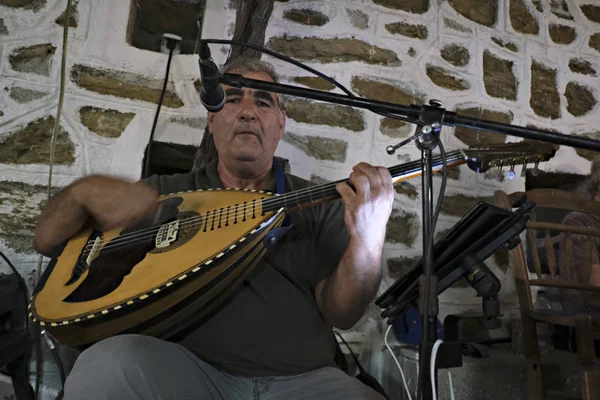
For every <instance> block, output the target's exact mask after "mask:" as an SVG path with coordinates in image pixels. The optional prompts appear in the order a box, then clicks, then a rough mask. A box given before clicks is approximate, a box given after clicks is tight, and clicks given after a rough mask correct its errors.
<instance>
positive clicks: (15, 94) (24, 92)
mask: <svg viewBox="0 0 600 400" xmlns="http://www.w3.org/2000/svg"><path fill="white" fill-rule="evenodd" d="M48 94H49V93H47V92H38V91H37V90H31V89H25V88H22V87H20V86H13V87H11V88H10V93H9V96H10V98H11V99H13V100H14V101H16V102H17V103H19V104H25V103H29V102H32V101H35V100H39V99H41V98H42V97H45V96H47V95H48Z"/></svg>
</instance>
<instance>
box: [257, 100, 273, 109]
mask: <svg viewBox="0 0 600 400" xmlns="http://www.w3.org/2000/svg"><path fill="white" fill-rule="evenodd" d="M256 104H258V105H259V106H261V107H271V105H270V104H269V103H267V102H266V101H261V100H257V101H256Z"/></svg>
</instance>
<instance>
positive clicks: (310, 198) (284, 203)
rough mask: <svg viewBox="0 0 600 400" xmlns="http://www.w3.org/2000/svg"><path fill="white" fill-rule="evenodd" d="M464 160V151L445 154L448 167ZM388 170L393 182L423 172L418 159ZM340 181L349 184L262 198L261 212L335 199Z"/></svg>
mask: <svg viewBox="0 0 600 400" xmlns="http://www.w3.org/2000/svg"><path fill="white" fill-rule="evenodd" d="M466 162H467V160H466V159H465V155H464V153H462V152H460V151H453V152H450V153H448V154H447V155H446V163H447V166H448V167H452V166H456V165H460V164H464V163H466ZM441 169H442V158H441V156H435V157H434V158H433V170H434V171H439V170H441ZM388 171H390V174H391V175H392V179H393V181H394V183H397V182H399V181H403V180H407V179H411V178H414V177H417V176H419V175H421V174H422V172H423V171H422V165H421V161H420V160H417V161H411V162H408V163H406V164H401V165H396V166H394V167H390V168H388ZM340 182H345V183H348V184H349V180H348V179H342V180H339V181H335V182H330V183H325V184H322V185H317V186H311V187H308V188H305V189H300V190H295V191H293V192H288V193H285V194H283V195H279V196H274V197H270V198H268V199H263V201H262V202H263V204H262V209H263V212H270V211H276V210H279V209H280V208H284V209H285V210H286V211H287V212H293V211H296V210H299V209H302V208H307V207H312V206H315V205H317V204H319V203H323V202H326V201H330V200H335V199H337V198H339V197H340V194H339V193H338V192H337V190H336V189H335V187H336V185H337V184H338V183H340Z"/></svg>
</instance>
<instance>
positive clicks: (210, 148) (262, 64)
mask: <svg viewBox="0 0 600 400" xmlns="http://www.w3.org/2000/svg"><path fill="white" fill-rule="evenodd" d="M232 71H235V72H239V73H241V74H243V73H244V72H264V73H266V74H268V75H269V76H270V77H271V79H272V80H273V82H275V83H279V76H278V75H277V72H275V67H273V65H272V64H270V63H268V62H266V61H261V60H259V59H256V58H249V57H244V56H240V57H236V58H234V59H232V60H229V62H228V63H226V64H225V65H223V66H222V67H221V73H222V74H224V73H227V72H232ZM275 97H276V98H277V105H278V106H279V108H282V106H281V102H280V101H279V98H278V97H277V96H275ZM218 157H219V154H218V153H217V148H216V147H215V141H214V138H213V135H212V132H209V130H208V123H207V125H206V128H205V129H204V136H203V137H202V142H201V143H200V146H198V149H197V150H196V154H195V155H194V161H193V164H192V169H196V168H205V167H206V165H207V164H209V163H210V162H211V161H213V160H215V159H217V158H218Z"/></svg>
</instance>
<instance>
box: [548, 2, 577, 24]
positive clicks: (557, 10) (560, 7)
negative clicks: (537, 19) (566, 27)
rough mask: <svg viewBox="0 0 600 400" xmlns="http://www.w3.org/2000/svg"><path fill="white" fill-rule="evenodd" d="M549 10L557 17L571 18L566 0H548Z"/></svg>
mask: <svg viewBox="0 0 600 400" xmlns="http://www.w3.org/2000/svg"><path fill="white" fill-rule="evenodd" d="M550 12H551V13H552V14H554V15H556V16H557V17H559V18H562V19H568V20H573V15H571V12H570V11H569V5H568V4H567V0H550Z"/></svg>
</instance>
